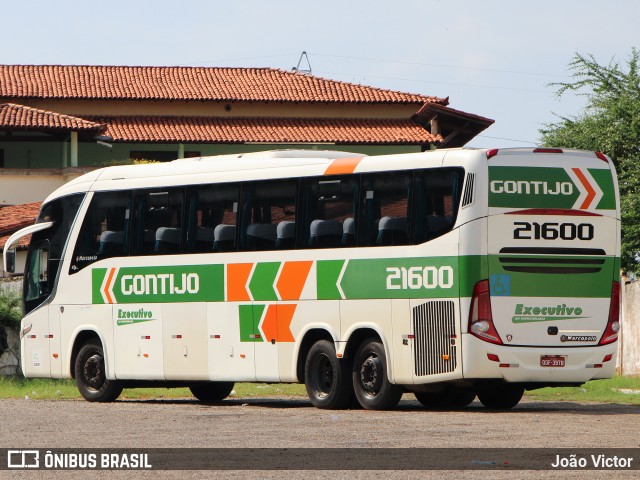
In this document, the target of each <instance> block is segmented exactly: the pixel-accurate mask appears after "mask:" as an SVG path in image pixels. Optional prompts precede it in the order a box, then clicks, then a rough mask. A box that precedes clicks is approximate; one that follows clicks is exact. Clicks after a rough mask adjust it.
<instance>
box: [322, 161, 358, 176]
mask: <svg viewBox="0 0 640 480" xmlns="http://www.w3.org/2000/svg"><path fill="white" fill-rule="evenodd" d="M363 158H364V157H349V158H336V159H335V160H333V161H332V162H331V163H330V164H329V166H328V167H327V169H326V170H325V171H324V174H325V175H346V174H349V173H353V172H354V170H355V169H356V167H357V166H358V164H359V163H360V161H361V160H362V159H363Z"/></svg>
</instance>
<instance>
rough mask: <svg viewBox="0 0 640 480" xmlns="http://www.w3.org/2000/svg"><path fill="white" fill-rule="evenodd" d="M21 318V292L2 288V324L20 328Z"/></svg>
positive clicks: (0, 316) (0, 291)
mask: <svg viewBox="0 0 640 480" xmlns="http://www.w3.org/2000/svg"><path fill="white" fill-rule="evenodd" d="M21 318H22V307H21V300H20V292H17V291H15V290H12V289H6V290H3V289H0V325H5V326H7V327H13V328H18V326H19V325H20V319H21Z"/></svg>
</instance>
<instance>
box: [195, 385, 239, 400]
mask: <svg viewBox="0 0 640 480" xmlns="http://www.w3.org/2000/svg"><path fill="white" fill-rule="evenodd" d="M234 385H235V383H233V382H208V383H202V384H199V385H192V386H190V387H189V390H191V393H192V394H193V396H194V397H196V398H197V399H198V400H200V401H201V402H205V403H216V402H220V401H222V400H224V399H225V398H227V397H228V396H229V394H230V393H231V391H232V390H233V387H234Z"/></svg>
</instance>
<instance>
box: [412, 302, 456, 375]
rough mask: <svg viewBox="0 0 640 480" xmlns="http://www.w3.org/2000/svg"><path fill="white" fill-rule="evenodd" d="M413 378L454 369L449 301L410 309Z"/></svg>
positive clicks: (454, 349) (452, 322)
mask: <svg viewBox="0 0 640 480" xmlns="http://www.w3.org/2000/svg"><path fill="white" fill-rule="evenodd" d="M413 332H414V364H415V374H416V376H424V375H437V374H439V373H448V372H453V371H454V370H455V369H456V346H455V335H456V327H455V313H454V303H453V301H451V300H435V301H431V302H427V303H423V304H422V305H418V306H417V307H414V308H413Z"/></svg>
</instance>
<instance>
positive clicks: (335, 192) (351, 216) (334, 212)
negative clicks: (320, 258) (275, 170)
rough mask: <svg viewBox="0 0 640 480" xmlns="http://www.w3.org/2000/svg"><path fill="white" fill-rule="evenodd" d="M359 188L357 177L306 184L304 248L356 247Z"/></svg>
mask: <svg viewBox="0 0 640 480" xmlns="http://www.w3.org/2000/svg"><path fill="white" fill-rule="evenodd" d="M359 186H360V185H359V176H357V175H352V176H340V177H320V178H309V179H305V180H303V181H302V193H301V196H300V197H301V211H302V212H303V214H302V215H301V219H300V220H301V223H302V228H301V238H300V243H299V246H300V247H301V248H337V247H353V246H355V245H356V224H357V218H358V211H357V210H358V208H357V202H356V199H357V198H358V191H359Z"/></svg>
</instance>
